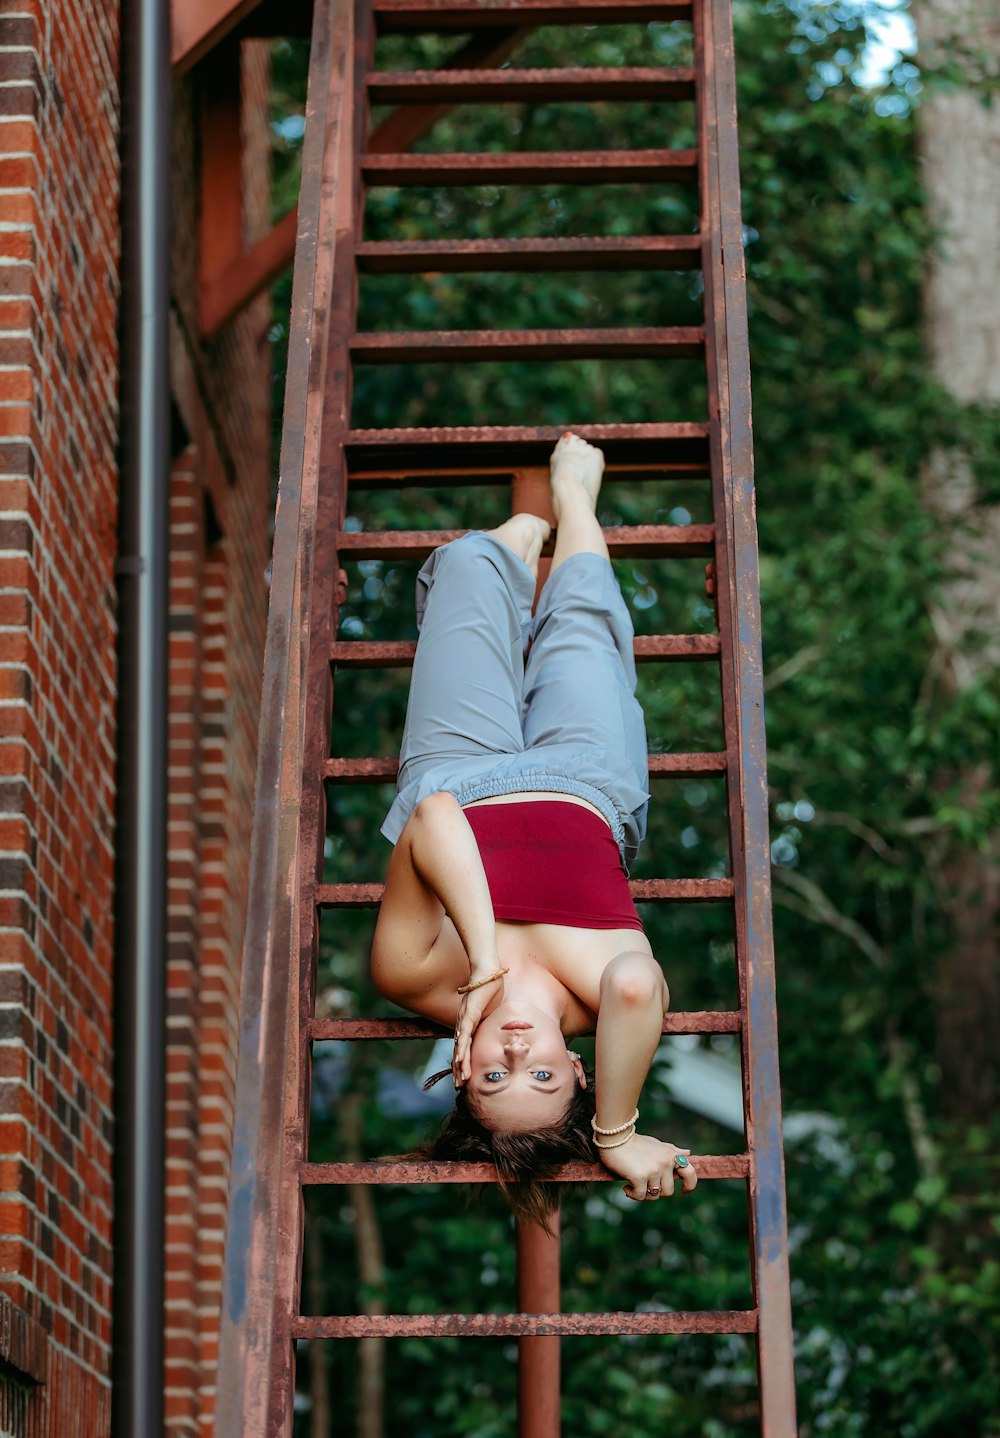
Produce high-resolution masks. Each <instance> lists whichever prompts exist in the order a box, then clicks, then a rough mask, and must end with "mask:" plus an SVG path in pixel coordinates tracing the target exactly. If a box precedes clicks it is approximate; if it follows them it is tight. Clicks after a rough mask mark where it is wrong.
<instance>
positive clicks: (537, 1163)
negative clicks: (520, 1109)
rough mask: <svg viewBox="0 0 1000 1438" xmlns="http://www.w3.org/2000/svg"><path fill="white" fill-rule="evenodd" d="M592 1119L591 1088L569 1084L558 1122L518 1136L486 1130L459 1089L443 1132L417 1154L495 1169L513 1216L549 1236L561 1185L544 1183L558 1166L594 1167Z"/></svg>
mask: <svg viewBox="0 0 1000 1438" xmlns="http://www.w3.org/2000/svg"><path fill="white" fill-rule="evenodd" d="M593 1115H594V1089H593V1085H592V1084H588V1086H587V1088H580V1087H579V1086H578V1085H577V1084H574V1085H573V1097H572V1098H571V1099H570V1101H569V1105H568V1107H567V1109H566V1112H565V1113H564V1114H563V1116H562V1118H561V1119H560V1120H559V1122H558V1123H554V1124H550V1125H549V1127H548V1128H536V1129H528V1130H527V1131H526V1132H523V1133H511V1132H509V1131H505V1130H504V1129H490V1128H486V1126H485V1125H484V1124H482V1123H481V1122H480V1121H479V1119H478V1118H477V1117H476V1114H475V1111H474V1109H473V1107H472V1104H471V1103H470V1102H469V1096H468V1093H467V1092H466V1090H465V1089H464V1088H461V1089H459V1090H458V1092H457V1094H456V1095H455V1107H454V1108H453V1109H452V1111H451V1113H450V1114H449V1115H448V1117H447V1119H446V1120H445V1125H444V1127H443V1129H442V1130H441V1132H440V1134H438V1136H437V1138H435V1139H432V1140H431V1141H430V1143H428V1144H426V1145H425V1147H424V1149H423V1153H424V1154H425V1155H426V1157H428V1158H436V1159H456V1160H459V1161H461V1162H463V1163H492V1164H495V1165H496V1169H497V1173H498V1174H499V1175H500V1192H501V1193H502V1194H503V1196H504V1198H506V1200H507V1202H508V1203H509V1204H510V1206H511V1208H512V1209H513V1211H514V1215H515V1217H516V1218H520V1219H526V1220H528V1221H530V1222H533V1223H539V1224H541V1226H542V1227H543V1228H544V1229H545V1230H546V1232H550V1229H549V1223H548V1218H549V1214H551V1213H555V1211H556V1209H557V1208H558V1207H559V1200H560V1197H561V1192H560V1190H561V1189H562V1187H563V1185H561V1184H558V1183H550V1182H545V1181H544V1180H546V1179H548V1178H549V1177H550V1176H551V1175H552V1174H553V1173H555V1172H556V1170H557V1169H559V1168H561V1167H562V1165H563V1164H564V1163H574V1162H576V1163H581V1162H583V1163H593V1162H594V1159H595V1158H596V1157H597V1154H596V1151H595V1149H594V1145H593V1132H592V1129H591V1126H590V1120H591V1118H592V1117H593Z"/></svg>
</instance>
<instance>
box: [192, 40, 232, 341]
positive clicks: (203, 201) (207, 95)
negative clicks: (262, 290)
mask: <svg viewBox="0 0 1000 1438" xmlns="http://www.w3.org/2000/svg"><path fill="white" fill-rule="evenodd" d="M199 81H200V84H199V87H198V88H199V125H200V131H201V170H200V174H199V177H198V179H199V205H198V306H199V311H201V312H202V323H203V324H204V318H203V314H204V305H205V297H206V296H207V295H208V294H209V293H210V292H211V291H212V289H213V288H214V287H215V286H216V285H217V284H218V283H219V281H220V280H221V278H222V276H223V275H225V274H226V273H227V271H228V270H229V269H230V268H231V267H232V266H233V265H234V264H237V263H238V262H239V261H240V260H241V259H242V257H243V163H242V161H243V141H242V135H241V132H240V89H241V86H240V47H239V43H238V42H237V41H236V40H235V39H233V38H230V39H228V40H226V41H225V43H224V44H223V45H221V46H219V47H218V48H217V49H215V50H213V51H212V53H211V55H210V56H209V57H208V59H207V60H206V61H205V63H204V64H203V66H202V68H201V70H200V71H199Z"/></svg>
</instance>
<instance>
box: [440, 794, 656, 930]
mask: <svg viewBox="0 0 1000 1438" xmlns="http://www.w3.org/2000/svg"><path fill="white" fill-rule="evenodd" d="M465 817H466V818H467V819H468V821H469V824H470V826H471V828H472V832H473V833H474V834H475V836H476V843H477V844H478V845H479V852H480V855H481V856H482V860H483V868H484V869H485V870H486V880H487V883H488V884H489V886H490V896H491V898H492V899H493V912H494V914H495V915H496V917H497V918H498V919H500V920H513V921H515V922H519V923H522V924H564V925H568V926H570V927H572V928H578V929H641V928H642V922H641V921H640V919H639V915H638V914H637V913H636V908H635V904H634V903H633V902H632V895H631V894H630V893H629V887H628V878H627V876H626V874H625V870H624V868H623V867H622V861H621V855H620V854H619V852H618V845H617V844H616V843H615V837H614V835H613V834H612V832H611V830H610V828H609V827H608V825H607V824H606V823H605V821H604V820H603V819H602V818H601V817H600V815H598V814H595V813H594V812H593V811H592V810H591V809H585V808H584V807H583V805H582V804H573V803H567V802H565V801H562V800H559V799H533V800H529V801H525V802H522V803H517V804H482V805H480V806H478V807H476V808H470V809H466V810H465Z"/></svg>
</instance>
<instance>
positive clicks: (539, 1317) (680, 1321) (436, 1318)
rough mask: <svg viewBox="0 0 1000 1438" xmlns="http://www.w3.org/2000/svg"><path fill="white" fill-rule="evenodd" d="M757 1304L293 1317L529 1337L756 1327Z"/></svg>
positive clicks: (359, 1332)
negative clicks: (696, 1309)
mask: <svg viewBox="0 0 1000 1438" xmlns="http://www.w3.org/2000/svg"><path fill="white" fill-rule="evenodd" d="M756 1332H757V1310H756V1309H754V1308H748V1309H735V1310H730V1311H729V1312H724V1311H716V1312H700V1313H427V1314H419V1313H400V1314H373V1315H371V1316H368V1315H361V1314H358V1315H355V1314H350V1315H345V1316H343V1317H335V1318H308V1317H305V1316H300V1317H298V1318H295V1319H293V1320H292V1337H293V1338H446V1337H449V1336H450V1337H455V1338H525V1337H538V1338H541V1337H544V1336H546V1335H548V1334H551V1335H553V1336H555V1335H562V1336H563V1337H572V1336H580V1335H581V1334H585V1333H618V1334H626V1333H633V1334H637V1335H638V1334H654V1333H756Z"/></svg>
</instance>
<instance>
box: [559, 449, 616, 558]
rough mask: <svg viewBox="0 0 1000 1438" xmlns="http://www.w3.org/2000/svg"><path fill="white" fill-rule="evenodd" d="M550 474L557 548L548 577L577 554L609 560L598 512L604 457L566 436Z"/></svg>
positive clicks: (599, 452)
mask: <svg viewBox="0 0 1000 1438" xmlns="http://www.w3.org/2000/svg"><path fill="white" fill-rule="evenodd" d="M550 471H551V475H552V479H551V486H552V509H553V511H554V513H555V516H556V547H555V552H554V554H553V556H552V568H551V569H550V570H549V573H550V574H552V572H553V571H554V570H556V569H558V568H559V566H560V565H561V564H564V563H565V562H566V560H567V559H571V558H572V557H573V555H574V554H600V555H602V556H603V557H604V558H605V559H607V558H608V546H607V545H606V544H605V542H604V532H603V530H602V529H601V526H600V522H599V521H598V518H597V514H596V512H595V511H596V509H597V496H598V495H599V494H600V492H601V476H602V475H603V473H604V455H603V454H602V453H601V451H600V450H599V449H598V448H597V447H596V446H595V445H592V444H588V443H587V441H586V440H584V439H581V438H580V437H579V435H576V434H564V435H563V437H562V439H561V440H560V441H559V443H558V444H557V445H556V447H555V449H554V450H553V452H552V459H551V460H550Z"/></svg>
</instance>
